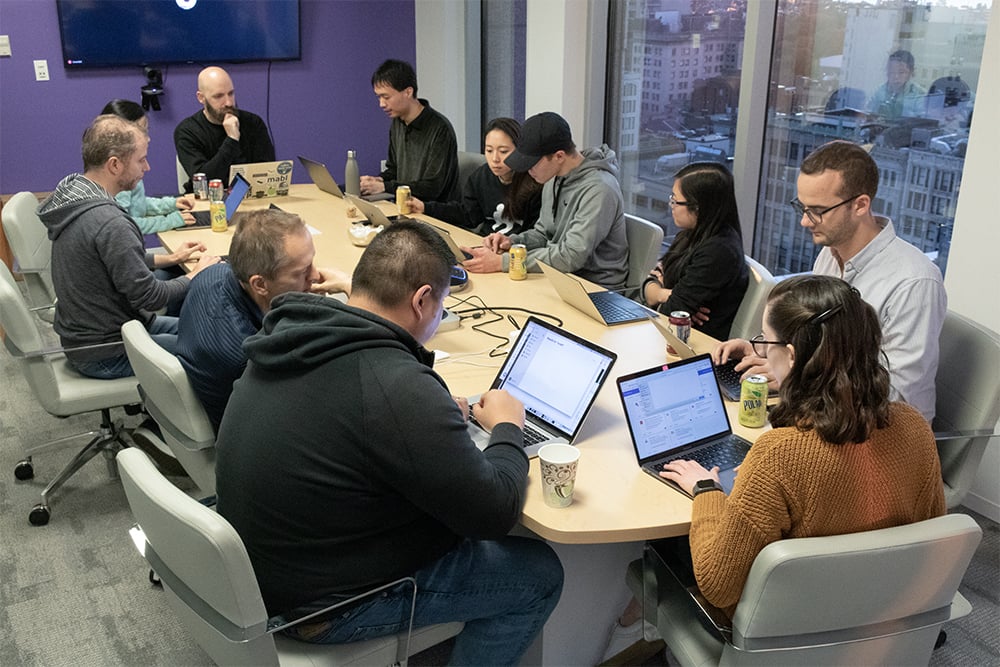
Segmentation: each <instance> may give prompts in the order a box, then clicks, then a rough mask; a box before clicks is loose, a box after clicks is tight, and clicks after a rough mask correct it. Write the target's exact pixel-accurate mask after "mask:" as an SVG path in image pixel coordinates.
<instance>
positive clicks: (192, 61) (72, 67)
mask: <svg viewBox="0 0 1000 667" xmlns="http://www.w3.org/2000/svg"><path fill="white" fill-rule="evenodd" d="M79 1H80V0H54V2H55V3H56V22H57V23H58V24H59V48H60V50H61V52H62V64H63V68H64V69H66V70H67V71H84V70H93V69H121V68H131V67H152V66H162V65H197V64H201V63H206V64H208V63H209V62H210V63H211V64H216V63H226V64H229V63H257V62H291V61H295V60H302V0H275V1H277V2H294V3H295V5H296V8H297V12H296V13H297V16H298V26H297V30H296V32H297V34H296V44H297V46H298V50H297V53H296V55H295V56H289V57H274V58H268V57H254V58H205V59H204V60H202V59H197V58H184V59H170V60H154V59H143V58H137V59H136V60H129V61H120V62H104V61H99V62H94V61H87V62H73V61H71V60H70V59H69V58H67V57H66V41H65V38H64V35H63V20H62V13H63V6H64V4H68V3H73V2H79ZM136 1H137V2H142V1H143V0H136Z"/></svg>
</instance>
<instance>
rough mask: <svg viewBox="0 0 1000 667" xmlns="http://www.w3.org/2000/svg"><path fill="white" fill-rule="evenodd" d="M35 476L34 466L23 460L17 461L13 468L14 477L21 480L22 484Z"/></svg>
mask: <svg viewBox="0 0 1000 667" xmlns="http://www.w3.org/2000/svg"><path fill="white" fill-rule="evenodd" d="M34 476H35V466H34V465H33V464H32V463H31V461H28V460H27V459H25V460H24V461H18V462H17V465H16V466H14V477H15V478H17V479H19V480H21V481H22V482H23V481H24V480H26V479H31V478H32V477H34Z"/></svg>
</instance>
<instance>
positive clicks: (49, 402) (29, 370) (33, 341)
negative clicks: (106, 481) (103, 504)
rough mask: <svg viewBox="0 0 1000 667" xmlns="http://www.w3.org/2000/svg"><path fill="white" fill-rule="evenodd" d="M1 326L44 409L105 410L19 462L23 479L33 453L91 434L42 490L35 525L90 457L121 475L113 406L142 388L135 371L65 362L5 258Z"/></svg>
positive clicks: (133, 400)
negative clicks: (84, 371)
mask: <svg viewBox="0 0 1000 667" xmlns="http://www.w3.org/2000/svg"><path fill="white" fill-rule="evenodd" d="M0 328H3V330H4V331H5V332H6V337H5V339H4V344H5V345H6V347H7V350H8V351H9V352H10V354H11V356H13V357H14V358H16V359H17V360H18V362H19V365H20V367H21V370H22V371H23V373H24V377H25V379H27V381H28V386H29V387H30V388H31V393H33V394H34V395H35V398H36V399H37V400H38V402H39V403H41V405H42V407H43V408H45V411H46V412H48V413H49V414H50V415H53V416H54V417H69V416H72V415H78V414H83V413H86V412H96V411H100V413H101V425H100V428H99V429H98V430H96V431H88V432H86V433H79V434H77V435H71V436H67V437H64V438H59V439H58V440H53V441H52V442H48V443H44V444H37V445H29V446H26V447H25V448H24V453H25V458H24V459H22V460H21V461H19V462H18V463H17V465H16V466H15V468H14V476H15V477H16V478H17V479H19V480H27V479H31V478H32V477H34V476H35V468H34V464H33V463H32V456H34V455H35V454H38V453H41V452H44V451H48V450H50V449H55V448H57V447H60V446H62V445H65V444H67V443H68V442H70V441H72V440H74V439H76V438H79V437H83V436H90V437H91V440H90V442H88V443H87V445H86V447H84V448H83V449H81V450H80V451H79V452H78V453H77V454H76V456H74V457H73V460H72V461H70V462H69V464H68V465H67V466H66V467H65V468H63V469H62V471H60V472H59V474H58V475H56V477H55V478H54V479H53V480H52V481H51V482H49V484H48V486H46V487H45V489H44V490H43V491H42V497H41V502H40V503H39V504H37V505H35V506H34V508H33V509H32V510H31V512H30V514H29V515H28V520H29V521H30V522H31V523H32V524H33V525H36V526H43V525H45V524H47V523H48V522H49V518H50V515H51V510H50V507H49V501H50V498H51V496H52V494H53V493H55V491H56V490H57V489H58V488H59V487H61V486H62V485H63V484H64V483H65V482H66V480H68V479H69V478H70V477H72V476H73V474H74V473H76V471H77V470H79V469H80V468H81V467H82V466H83V465H84V464H85V463H86V462H87V461H89V460H90V459H92V458H93V457H94V456H96V455H97V454H104V456H105V458H106V459H107V464H108V471H109V472H110V473H111V476H112V477H113V478H115V477H117V470H116V468H115V462H114V455H115V453H116V452H117V451H118V450H119V449H121V448H122V447H124V446H126V443H125V442H123V441H122V438H121V436H122V433H123V430H122V425H121V423H120V422H116V421H112V419H111V408H114V407H118V406H126V405H133V404H137V403H139V400H140V399H139V391H138V389H137V388H136V380H135V378H133V377H130V378H120V379H117V380H96V379H94V378H88V377H84V376H82V375H80V374H79V373H77V372H76V371H74V370H73V369H72V368H70V367H69V365H68V363H67V362H66V357H65V355H64V354H63V353H64V349H63V348H47V347H45V345H44V343H43V342H42V337H41V335H40V334H39V332H38V329H37V328H36V327H35V321H34V319H33V318H32V316H31V313H30V312H29V311H28V307H27V305H26V304H25V302H24V298H23V297H22V296H21V291H20V290H19V289H18V286H17V284H16V283H15V282H14V277H13V276H12V275H11V273H10V271H8V270H7V266H6V265H5V264H3V263H2V262H0Z"/></svg>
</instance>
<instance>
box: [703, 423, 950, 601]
mask: <svg viewBox="0 0 1000 667" xmlns="http://www.w3.org/2000/svg"><path fill="white" fill-rule="evenodd" d="M944 512H945V504H944V490H943V487H942V482H941V464H940V461H939V460H938V455H937V449H936V447H935V443H934V436H933V434H932V432H931V429H930V427H929V426H928V424H927V422H926V421H925V420H924V418H923V417H922V416H921V415H920V413H919V412H917V411H916V410H914V409H913V408H911V407H910V406H908V405H905V404H903V403H893V404H892V406H891V408H890V424H889V426H888V427H887V428H885V429H882V430H879V431H876V432H875V433H873V434H872V436H871V437H870V438H869V439H868V441H866V442H863V443H857V444H853V443H852V444H846V445H833V444H830V443H827V442H825V441H823V440H822V439H821V438H820V437H819V436H818V435H817V434H816V432H815V431H799V430H798V429H796V428H777V429H774V430H773V431H769V432H768V433H765V434H763V435H761V436H760V438H758V439H757V441H756V442H755V443H754V445H753V447H752V448H751V449H750V453H749V454H748V455H747V457H746V460H745V461H744V462H743V465H742V466H741V467H740V469H739V474H738V475H737V477H736V485H735V487H734V488H733V492H732V494H730V495H729V496H728V497H727V496H726V495H724V494H722V493H718V492H709V493H701V494H699V495H698V496H697V497H695V499H694V505H693V512H692V519H691V534H690V539H691V557H692V560H693V561H694V572H695V578H696V579H697V581H698V586H699V588H701V592H702V594H704V596H705V597H706V598H707V599H708V600H709V601H710V602H711V603H712V604H714V605H715V606H717V607H721V608H723V609H726V610H727V611H728V612H729V613H730V615H731V614H732V612H733V609H734V608H735V605H736V603H737V602H738V601H739V599H740V595H741V594H742V592H743V586H744V584H745V583H746V580H747V575H748V574H749V572H750V566H751V565H752V564H753V561H754V559H755V558H756V557H757V554H758V553H760V550H761V549H763V548H764V547H765V546H767V545H768V544H770V543H771V542H775V541H777V540H780V539H785V538H792V537H818V536H824V535H840V534H843V533H853V532H860V531H865V530H874V529H877V528H888V527H890V526H898V525H902V524H907V523H913V522H916V521H922V520H924V519H930V518H933V517H936V516H940V515H942V514H944Z"/></svg>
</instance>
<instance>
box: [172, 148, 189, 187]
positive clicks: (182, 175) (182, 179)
mask: <svg viewBox="0 0 1000 667" xmlns="http://www.w3.org/2000/svg"><path fill="white" fill-rule="evenodd" d="M175 157H176V159H177V194H181V195H182V194H184V184H185V183H187V182H188V179H190V178H191V177H190V176H188V173H187V172H186V171H184V165H182V164H181V158H180V156H175Z"/></svg>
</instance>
